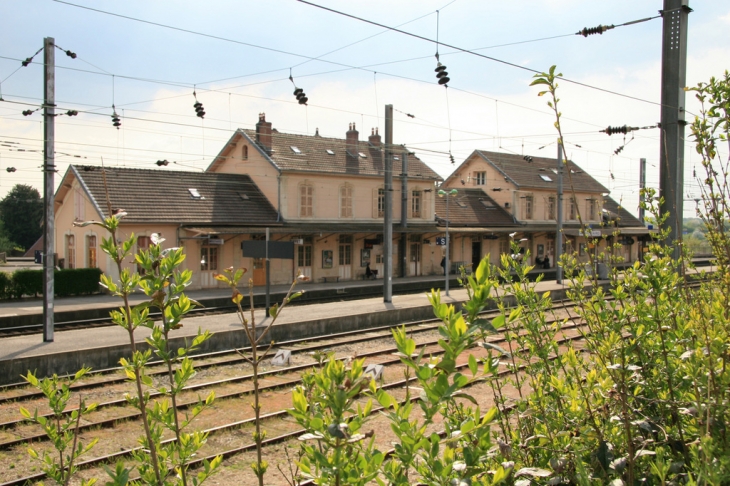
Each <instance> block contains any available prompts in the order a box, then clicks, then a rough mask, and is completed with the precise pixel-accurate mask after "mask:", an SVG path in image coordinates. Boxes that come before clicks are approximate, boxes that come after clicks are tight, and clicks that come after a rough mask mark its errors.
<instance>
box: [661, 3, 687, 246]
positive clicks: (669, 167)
mask: <svg viewBox="0 0 730 486" xmlns="http://www.w3.org/2000/svg"><path fill="white" fill-rule="evenodd" d="M688 3H689V0H664V9H663V10H662V12H661V13H662V17H663V21H664V26H663V30H662V98H661V100H662V106H661V132H660V136H659V196H660V197H662V198H663V199H664V202H663V203H662V204H661V206H660V208H659V211H660V214H661V215H662V216H667V220H666V222H665V225H666V228H667V229H669V235H668V237H667V242H666V243H667V244H668V245H673V246H674V251H673V255H674V259H675V260H679V257H680V254H681V246H680V242H681V241H682V218H683V217H684V203H683V199H682V198H683V194H684V126H685V125H686V124H687V122H686V121H685V120H684V87H685V80H686V73H687V24H688V17H689V13H690V12H691V11H692V9H690V8H689V6H688Z"/></svg>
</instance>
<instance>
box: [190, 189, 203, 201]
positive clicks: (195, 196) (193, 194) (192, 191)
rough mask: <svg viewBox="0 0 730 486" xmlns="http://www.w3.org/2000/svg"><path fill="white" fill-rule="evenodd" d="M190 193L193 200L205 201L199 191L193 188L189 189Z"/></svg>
mask: <svg viewBox="0 0 730 486" xmlns="http://www.w3.org/2000/svg"><path fill="white" fill-rule="evenodd" d="M188 192H190V197H192V198H193V199H205V198H204V197H203V196H201V195H200V193H199V192H198V190H197V189H194V188H192V187H191V188H189V189H188Z"/></svg>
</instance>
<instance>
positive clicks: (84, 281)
mask: <svg viewBox="0 0 730 486" xmlns="http://www.w3.org/2000/svg"><path fill="white" fill-rule="evenodd" d="M54 279H55V285H54V290H55V293H56V295H57V296H59V297H66V296H69V295H84V294H95V293H97V292H99V279H101V270H99V269H98V268H73V269H63V270H56V271H55V272H54Z"/></svg>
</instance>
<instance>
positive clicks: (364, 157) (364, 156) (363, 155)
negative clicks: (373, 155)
mask: <svg viewBox="0 0 730 486" xmlns="http://www.w3.org/2000/svg"><path fill="white" fill-rule="evenodd" d="M357 155H359V156H360V157H362V158H363V159H367V158H368V156H367V155H365V154H364V153H362V152H358V153H357Z"/></svg>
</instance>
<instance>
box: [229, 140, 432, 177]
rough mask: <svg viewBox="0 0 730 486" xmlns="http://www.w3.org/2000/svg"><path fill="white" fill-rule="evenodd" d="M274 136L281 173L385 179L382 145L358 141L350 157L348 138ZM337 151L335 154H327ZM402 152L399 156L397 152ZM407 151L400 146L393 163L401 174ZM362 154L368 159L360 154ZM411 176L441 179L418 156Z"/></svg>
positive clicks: (411, 166)
mask: <svg viewBox="0 0 730 486" xmlns="http://www.w3.org/2000/svg"><path fill="white" fill-rule="evenodd" d="M241 131H242V132H244V133H245V134H246V136H247V137H248V138H249V139H250V140H251V141H254V142H255V140H256V130H241ZM271 137H272V143H271V145H272V149H273V151H272V153H271V155H270V158H271V159H272V160H273V161H274V163H275V164H276V166H277V167H279V169H280V170H282V171H298V172H319V173H327V174H343V175H364V176H383V170H384V165H383V152H382V150H381V149H382V147H383V146H382V145H381V146H380V147H376V146H373V145H371V144H370V143H369V142H368V141H362V140H359V141H358V143H357V150H356V151H355V152H357V153H353V154H351V155H352V156H354V157H348V156H347V148H346V141H345V139H339V138H328V137H321V136H318V135H294V134H290V133H282V132H279V131H276V130H274V131H273V132H272V134H271ZM292 146H294V147H297V148H298V149H299V150H300V152H301V153H300V154H296V153H294V151H293V150H292V149H291V147H292ZM327 150H331V151H332V152H334V155H331V154H329V153H327ZM398 152H400V153H398ZM404 152H405V153H407V152H408V149H407V148H406V147H404V146H398V148H396V149H395V155H396V156H397V157H398V158H399V160H394V161H393V171H394V173H395V174H400V172H401V165H402V160H400V157H402V153H404ZM359 153H362V154H363V155H365V158H363V157H360V156H359V155H358V154H359ZM408 177H409V178H420V179H428V180H436V181H440V180H442V177H441V176H439V175H438V174H437V173H436V172H434V171H433V170H432V169H431V168H430V167H429V166H428V165H426V164H425V163H424V162H422V161H421V160H420V159H419V158H418V157H416V156H415V155H409V156H408Z"/></svg>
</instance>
